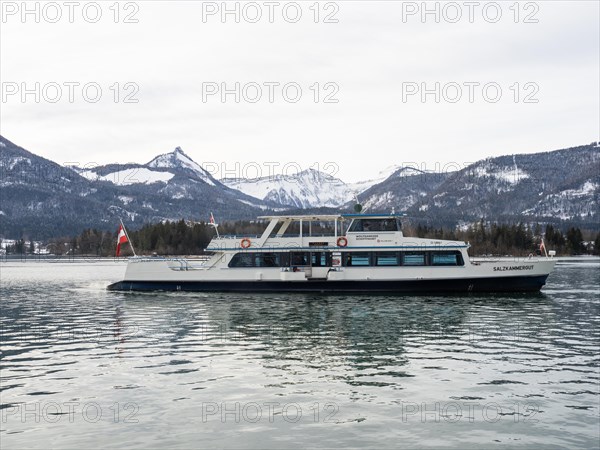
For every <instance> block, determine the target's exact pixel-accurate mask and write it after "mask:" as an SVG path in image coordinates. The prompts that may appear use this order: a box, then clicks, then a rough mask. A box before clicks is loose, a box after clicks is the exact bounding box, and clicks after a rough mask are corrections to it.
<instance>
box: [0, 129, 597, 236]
mask: <svg viewBox="0 0 600 450" xmlns="http://www.w3.org/2000/svg"><path fill="white" fill-rule="evenodd" d="M388 175H389V176H388ZM0 187H1V188H2V196H1V197H2V199H1V200H2V202H1V204H0V237H2V236H4V237H8V238H20V237H22V236H24V235H28V236H29V237H31V238H35V239H44V238H47V237H56V236H67V235H73V234H77V233H79V232H81V230H82V229H84V228H92V227H95V228H100V229H113V228H114V224H115V223H118V219H119V218H123V220H124V221H125V222H126V223H129V224H131V225H134V226H136V225H137V226H139V225H141V224H142V223H145V222H157V221H161V220H165V219H169V220H176V219H180V218H186V219H193V220H207V219H208V217H209V214H210V212H214V214H215V216H216V217H217V218H218V220H220V221H222V220H228V219H229V220H232V219H252V218H255V217H256V216H259V215H263V214H265V213H267V214H268V213H269V212H271V213H272V212H276V211H281V210H285V209H300V210H301V209H312V210H315V209H316V208H322V207H329V208H333V209H332V210H329V211H330V212H334V211H335V212H342V211H350V210H351V208H352V206H353V203H354V202H353V199H354V195H355V194H356V193H357V191H360V189H364V190H363V191H362V192H360V193H358V198H359V200H360V201H361V203H362V204H363V205H364V206H366V207H367V211H368V212H389V211H391V210H392V209H395V210H396V211H398V212H400V211H405V212H407V213H408V214H409V216H411V217H414V218H415V219H417V220H420V219H424V220H427V221H429V222H437V223H443V224H446V225H451V224H456V223H459V222H464V221H472V220H478V219H479V218H482V217H484V218H486V219H487V220H491V221H523V220H541V221H546V222H553V223H558V224H560V223H561V222H562V221H565V220H568V221H570V223H578V224H591V225H595V224H597V223H598V219H599V217H600V212H599V210H598V209H599V205H600V148H598V147H597V146H596V145H595V144H590V145H584V146H579V147H573V148H569V149H564V150H556V151H552V152H545V153H535V154H527V155H510V156H501V157H496V158H487V159H484V160H481V161H478V162H476V163H474V164H471V165H469V166H468V167H466V168H464V169H462V170H459V171H456V172H451V173H431V172H422V171H419V170H416V169H411V168H396V167H390V168H388V169H386V170H384V171H382V174H381V175H380V176H379V177H376V178H375V179H373V180H369V181H365V182H362V183H353V184H346V183H344V182H343V181H342V180H340V179H338V178H335V177H332V176H330V175H328V174H325V173H322V172H318V171H316V170H312V169H309V170H305V171H303V172H300V173H298V174H296V175H293V176H273V177H271V178H261V179H258V180H242V179H234V180H231V179H230V180H222V181H219V180H216V179H215V178H213V177H212V175H211V174H210V173H209V172H208V171H206V170H204V168H202V167H201V166H200V165H199V164H197V163H196V162H194V161H193V159H192V158H191V157H189V156H188V155H186V154H185V152H184V151H183V150H182V149H181V148H176V149H175V150H174V151H173V152H170V153H165V154H162V155H159V156H157V157H155V158H153V159H152V160H150V161H149V162H148V163H146V164H138V163H132V164H108V165H104V166H98V167H92V168H70V167H63V166H60V165H58V164H56V163H54V162H52V161H49V160H47V159H44V158H41V157H39V156H37V155H35V154H33V153H31V152H29V151H27V150H25V149H23V148H21V147H18V146H17V145H15V144H14V143H12V142H10V141H9V140H7V139H5V138H4V137H2V136H0Z"/></svg>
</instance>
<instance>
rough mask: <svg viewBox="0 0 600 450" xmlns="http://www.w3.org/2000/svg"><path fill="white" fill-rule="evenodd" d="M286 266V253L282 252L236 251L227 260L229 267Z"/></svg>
mask: <svg viewBox="0 0 600 450" xmlns="http://www.w3.org/2000/svg"><path fill="white" fill-rule="evenodd" d="M283 266H287V255H286V254H284V253H275V252H271V253H260V252H248V253H236V254H235V255H233V257H232V258H231V261H230V262H229V267H283Z"/></svg>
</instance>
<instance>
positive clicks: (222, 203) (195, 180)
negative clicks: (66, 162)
mask: <svg viewBox="0 0 600 450" xmlns="http://www.w3.org/2000/svg"><path fill="white" fill-rule="evenodd" d="M0 175H1V176H0V185H1V187H2V204H1V206H0V237H1V236H3V235H4V236H5V237H6V236H8V237H11V236H12V237H16V238H20V237H21V236H22V235H24V234H26V235H28V236H30V237H35V238H39V239H44V238H47V237H55V236H67V235H72V234H78V233H80V232H81V230H82V229H84V228H100V229H113V228H114V225H115V223H118V222H119V218H122V219H123V221H124V222H125V223H127V224H130V225H133V226H140V225H141V224H143V223H145V222H157V221H161V220H179V219H181V218H185V219H192V220H208V218H209V216H210V212H214V214H215V216H216V217H218V218H219V220H227V219H243V218H246V219H250V218H255V217H256V216H258V215H260V214H261V213H263V212H264V211H265V210H269V209H271V208H270V205H268V204H266V203H265V202H263V201H261V200H258V199H255V198H254V197H250V196H247V195H245V194H243V193H241V192H239V191H237V190H233V189H230V188H228V187H226V186H224V185H223V184H221V183H220V182H219V181H217V180H215V179H214V178H212V177H211V176H210V174H209V173H208V172H206V171H205V170H204V169H202V168H201V167H200V166H199V165H197V164H196V163H194V162H193V160H192V159H191V158H189V156H187V155H185V153H184V152H183V151H182V150H181V149H175V151H173V152H171V153H166V154H164V155H160V156H159V157H157V158H154V159H153V160H152V161H150V163H148V164H109V165H105V166H98V167H92V168H85V169H82V168H77V167H63V166H60V165H58V164H56V163H54V162H52V161H49V160H47V159H44V158H41V157H39V156H37V155H35V154H33V153H31V152H28V151H27V150H25V149H23V148H21V147H18V146H17V145H15V144H14V143H12V142H10V141H9V140H8V139H5V138H4V137H2V136H0Z"/></svg>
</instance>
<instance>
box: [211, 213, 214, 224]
mask: <svg viewBox="0 0 600 450" xmlns="http://www.w3.org/2000/svg"><path fill="white" fill-rule="evenodd" d="M210 223H211V225H214V224H215V216H213V213H210Z"/></svg>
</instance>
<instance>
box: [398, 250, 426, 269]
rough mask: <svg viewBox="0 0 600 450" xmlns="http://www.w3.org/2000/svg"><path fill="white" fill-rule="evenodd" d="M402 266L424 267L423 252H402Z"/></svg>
mask: <svg viewBox="0 0 600 450" xmlns="http://www.w3.org/2000/svg"><path fill="white" fill-rule="evenodd" d="M402 265H404V266H424V265H425V252H404V253H403V254H402Z"/></svg>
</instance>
